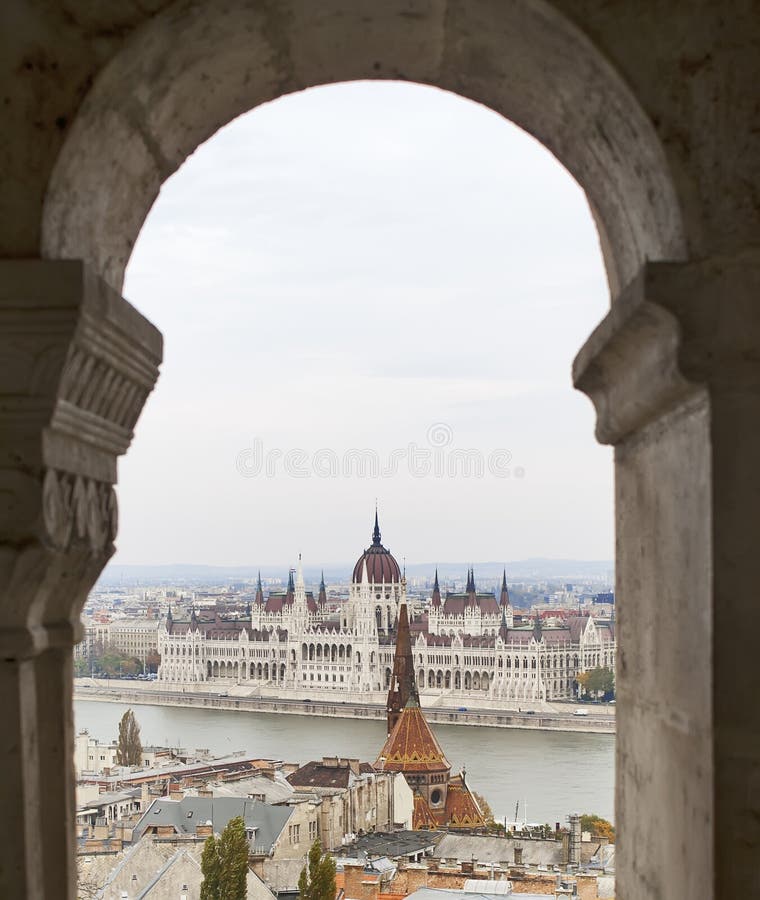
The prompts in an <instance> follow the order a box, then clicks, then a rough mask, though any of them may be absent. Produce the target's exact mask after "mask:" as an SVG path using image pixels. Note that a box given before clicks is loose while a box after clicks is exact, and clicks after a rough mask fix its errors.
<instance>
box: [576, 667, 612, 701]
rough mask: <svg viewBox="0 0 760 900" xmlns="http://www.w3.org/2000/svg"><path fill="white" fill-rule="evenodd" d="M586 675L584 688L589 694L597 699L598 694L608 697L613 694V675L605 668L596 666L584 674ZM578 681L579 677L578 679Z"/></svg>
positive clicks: (610, 670)
mask: <svg viewBox="0 0 760 900" xmlns="http://www.w3.org/2000/svg"><path fill="white" fill-rule="evenodd" d="M584 674H585V675H586V679H585V684H584V687H585V688H586V691H587V692H588V693H589V694H592V695H593V696H595V697H598V696H599V695H600V694H602V695H608V694H614V692H615V673H614V672H613V671H612V669H609V668H607V666H598V667H597V668H595V669H590V670H589V671H588V672H586V673H584ZM578 680H579V681H580V677H579V679H578Z"/></svg>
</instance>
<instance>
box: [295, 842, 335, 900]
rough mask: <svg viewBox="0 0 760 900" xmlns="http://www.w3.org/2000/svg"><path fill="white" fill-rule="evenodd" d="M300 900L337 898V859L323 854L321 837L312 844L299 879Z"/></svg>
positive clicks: (333, 899)
mask: <svg viewBox="0 0 760 900" xmlns="http://www.w3.org/2000/svg"><path fill="white" fill-rule="evenodd" d="M298 897H299V900H335V860H334V859H333V858H332V856H328V855H327V854H325V855H323V854H322V844H321V843H320V842H319V838H317V840H316V841H314V843H313V844H312V845H311V848H310V850H309V859H308V862H307V864H306V865H305V866H304V867H303V869H302V871H301V877H300V878H299V879H298Z"/></svg>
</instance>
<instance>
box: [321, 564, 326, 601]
mask: <svg viewBox="0 0 760 900" xmlns="http://www.w3.org/2000/svg"><path fill="white" fill-rule="evenodd" d="M319 602H320V603H327V588H325V570H324V569H322V578H321V580H320V582H319Z"/></svg>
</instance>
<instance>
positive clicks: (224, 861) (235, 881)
mask: <svg viewBox="0 0 760 900" xmlns="http://www.w3.org/2000/svg"><path fill="white" fill-rule="evenodd" d="M201 872H203V883H202V884H201V900H245V898H246V897H247V896H248V885H247V883H246V879H247V878H248V839H247V838H246V836H245V822H244V821H243V819H242V817H241V816H236V817H235V818H234V819H230V821H229V822H228V823H227V826H226V828H225V829H224V831H222V833H221V834H220V835H219V837H218V838H215V837H214V836H213V835H211V837H209V838H207V839H206V843H205V844H204V845H203V855H202V856H201Z"/></svg>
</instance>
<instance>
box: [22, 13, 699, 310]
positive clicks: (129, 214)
mask: <svg viewBox="0 0 760 900" xmlns="http://www.w3.org/2000/svg"><path fill="white" fill-rule="evenodd" d="M326 33H329V35H330V40H329V41H326V40H324V39H322V40H320V38H321V37H322V36H323V35H324V34H326ZM373 78H394V79H398V80H404V81H414V82H419V83H422V84H432V85H436V86H437V87H440V88H443V89H444V90H449V91H452V92H455V93H459V94H461V95H462V96H464V97H468V98H469V99H471V100H475V101H476V102H479V103H482V104H484V105H486V106H489V107H491V108H492V109H493V110H495V111H496V112H498V113H501V114H502V115H504V116H505V117H506V118H508V119H511V120H512V121H513V122H515V123H516V124H518V125H519V126H520V127H522V128H523V129H525V131H527V132H528V133H529V134H532V135H533V136H534V137H535V138H537V139H538V140H539V141H540V142H541V143H542V144H544V146H546V147H547V148H548V149H549V150H550V151H551V152H552V153H554V155H555V156H557V158H558V159H559V160H560V161H561V162H562V163H563V164H564V165H565V167H566V168H567V169H568V170H569V171H570V173H571V174H572V175H573V176H574V177H575V178H576V179H577V181H578V182H579V183H580V184H581V186H582V187H583V188H584V189H585V190H586V193H587V196H588V198H589V202H590V204H591V207H592V210H593V212H594V216H595V219H596V221H597V224H598V227H599V230H600V235H601V243H602V249H603V253H604V256H605V263H606V266H607V272H608V277H609V281H610V286H611V290H612V293H613V295H615V294H617V293H618V291H619V290H620V288H621V287H623V286H624V285H625V284H627V283H628V282H629V281H630V280H631V279H632V278H633V276H634V275H635V273H636V272H637V271H638V269H639V267H640V266H641V265H642V263H644V262H645V261H646V260H648V259H649V260H657V259H680V258H684V257H685V255H686V241H685V238H684V228H683V223H682V217H681V211H680V207H679V204H678V202H677V195H676V190H675V187H674V182H673V179H672V177H671V174H670V170H669V167H668V162H667V160H666V157H665V152H664V150H663V147H662V145H661V143H660V141H659V139H658V137H657V135H656V132H655V130H654V128H653V126H652V124H651V122H650V121H649V119H648V118H647V116H646V114H645V113H644V112H643V110H642V109H641V107H640V106H639V104H638V102H637V101H636V99H635V97H634V95H633V94H632V93H631V91H630V90H629V89H628V87H627V86H626V83H625V81H624V79H623V78H622V77H621V76H620V75H619V74H618V73H617V72H616V71H615V69H614V68H613V66H612V63H611V62H610V60H609V59H607V58H606V57H605V56H604V55H603V54H602V53H601V51H600V50H599V49H597V47H596V46H595V45H594V43H593V42H592V41H591V40H590V39H589V38H588V37H587V36H586V35H585V34H584V33H583V32H582V31H581V30H580V29H579V28H578V27H577V26H576V25H575V24H574V23H573V22H572V21H571V20H570V18H569V17H566V16H565V15H563V14H562V13H561V12H560V11H559V10H558V9H556V8H554V7H553V6H552V5H550V4H549V3H544V4H540V5H526V4H516V3H514V4H513V3H509V4H507V3H503V4H494V3H489V2H487V0H471V2H469V3H467V4H461V5H460V6H458V7H456V8H455V9H454V8H450V7H448V6H439V5H431V6H430V7H428V8H427V9H426V10H425V11H422V10H420V11H418V12H417V13H416V14H415V16H414V17H413V18H412V17H410V16H408V15H406V14H405V12H404V11H403V10H401V9H399V8H397V7H396V5H395V4H376V5H375V6H374V7H372V9H371V10H367V9H366V8H364V7H357V6H355V5H354V4H352V3H349V2H348V0H325V2H323V3H320V4H319V9H318V11H317V9H316V7H314V5H313V4H311V3H310V2H308V0H285V2H283V3H281V4H278V5H277V7H276V12H275V11H274V8H270V7H267V6H264V7H261V6H259V5H257V4H248V3H245V2H244V0H232V2H230V3H229V4H225V5H224V6H221V7H219V6H217V5H214V6H213V7H211V6H208V5H206V4H197V5H188V6H186V7H184V9H183V10H182V11H181V12H178V11H176V10H173V9H168V10H166V11H165V12H159V13H157V14H156V15H155V16H153V17H152V18H151V19H149V20H148V21H146V22H145V23H144V24H143V25H142V27H141V28H140V29H139V30H138V31H137V32H136V33H134V34H133V35H132V36H131V38H130V40H129V41H128V42H126V44H125V46H124V48H123V49H122V50H121V51H120V52H117V53H116V54H115V55H114V56H113V57H112V58H111V60H110V62H109V63H108V64H107V65H106V66H105V67H104V69H103V70H102V71H101V72H100V73H99V76H98V78H97V80H96V81H95V83H94V84H93V86H92V88H91V89H90V91H89V93H88V94H87V96H86V98H85V100H84V102H83V103H82V105H81V107H80V109H79V112H78V114H77V116H76V118H75V119H74V121H73V122H72V125H71V127H70V129H69V131H68V134H67V136H66V139H65V141H64V144H63V146H62V148H61V151H60V153H59V155H58V157H57V159H56V162H55V164H54V166H53V169H52V174H51V177H50V180H49V183H48V189H47V192H46V194H45V198H44V205H43V208H42V214H41V222H40V244H41V249H42V255H43V256H45V257H48V258H52V259H57V258H76V259H84V260H85V261H86V262H87V263H89V264H90V265H91V266H92V267H93V269H94V270H95V272H97V273H98V274H100V275H101V276H103V277H104V278H105V280H106V281H107V282H108V283H109V284H111V285H112V286H113V287H114V288H115V289H117V290H119V289H120V288H121V285H122V282H123V276H124V270H125V267H126V264H127V262H128V260H129V256H130V253H131V251H132V247H133V246H134V243H135V240H136V238H137V235H138V233H139V231H140V228H141V226H142V223H143V221H144V220H145V216H146V215H147V213H148V211H149V209H150V207H151V206H152V204H153V202H154V200H155V199H156V197H157V195H158V192H159V190H160V187H161V184H162V183H163V182H164V181H165V180H166V179H167V178H168V177H169V176H170V175H171V174H172V173H173V172H174V171H175V170H176V169H177V168H178V167H179V166H180V165H181V164H182V162H183V161H184V160H185V159H186V158H187V157H188V156H189V155H190V154H191V153H192V152H193V151H194V150H195V149H196V148H197V147H198V146H199V145H200V144H201V143H202V142H203V141H205V140H207V139H208V138H209V137H210V136H211V135H213V134H214V133H215V132H216V131H217V130H218V129H219V128H221V127H222V126H223V125H226V124H227V123H228V122H231V121H232V120H233V119H234V118H236V117H237V116H239V115H240V114H241V113H244V112H247V111H248V110H250V109H253V108H254V107H256V106H258V105H260V104H261V103H265V102H267V101H269V100H273V99H275V98H277V97H279V96H281V95H283V94H286V93H289V92H291V91H294V90H301V89H303V88H306V87H312V86H316V85H320V84H326V83H333V82H339V81H353V80H358V79H373ZM579 98H583V101H582V102H579ZM95 197H97V203H94V202H93V200H92V198H95Z"/></svg>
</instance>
